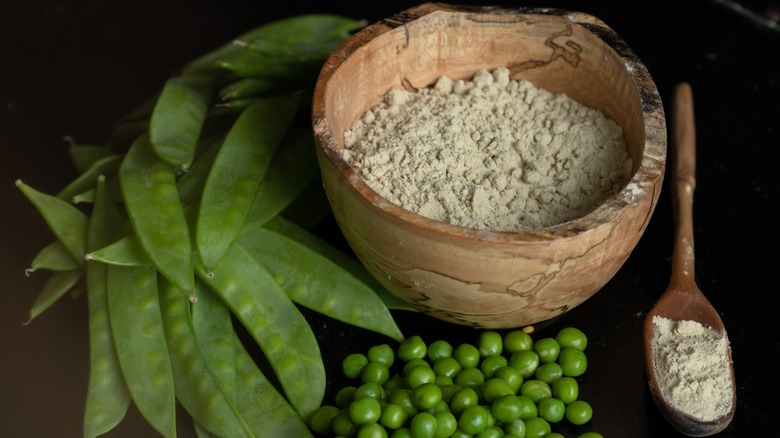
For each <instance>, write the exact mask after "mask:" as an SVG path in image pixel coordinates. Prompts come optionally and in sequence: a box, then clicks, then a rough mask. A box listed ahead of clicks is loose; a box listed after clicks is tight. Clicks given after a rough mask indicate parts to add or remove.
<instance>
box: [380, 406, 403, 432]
mask: <svg viewBox="0 0 780 438" xmlns="http://www.w3.org/2000/svg"><path fill="white" fill-rule="evenodd" d="M408 418H409V414H408V413H407V411H406V410H405V409H404V408H403V407H401V406H400V405H397V404H394V403H388V404H386V405H385V407H384V408H383V409H382V415H381V417H380V418H379V422H380V423H381V424H382V425H383V426H385V427H387V428H388V429H399V428H401V427H402V426H403V425H404V424H406V420H407V419H408Z"/></svg>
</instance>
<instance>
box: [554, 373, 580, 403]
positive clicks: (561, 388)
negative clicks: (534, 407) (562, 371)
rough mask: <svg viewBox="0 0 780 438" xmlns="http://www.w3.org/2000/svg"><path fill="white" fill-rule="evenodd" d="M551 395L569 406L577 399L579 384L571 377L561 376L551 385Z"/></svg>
mask: <svg viewBox="0 0 780 438" xmlns="http://www.w3.org/2000/svg"><path fill="white" fill-rule="evenodd" d="M552 395H553V397H555V398H557V399H559V400H561V401H562V402H564V403H566V404H569V403H571V402H573V401H574V400H577V398H578V397H579V383H577V380H576V379H574V378H573V377H569V376H563V377H561V378H560V379H558V380H556V381H555V382H553V383H552Z"/></svg>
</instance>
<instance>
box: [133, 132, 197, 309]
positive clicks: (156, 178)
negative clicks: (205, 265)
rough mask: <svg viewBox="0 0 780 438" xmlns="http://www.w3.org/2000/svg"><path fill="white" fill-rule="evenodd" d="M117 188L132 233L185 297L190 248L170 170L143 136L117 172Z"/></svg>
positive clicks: (188, 291)
mask: <svg viewBox="0 0 780 438" xmlns="http://www.w3.org/2000/svg"><path fill="white" fill-rule="evenodd" d="M119 179H120V186H121V189H122V196H123V198H124V201H125V208H126V210H127V213H128V216H129V218H130V223H131V224H132V227H133V231H134V232H135V235H136V236H137V238H138V241H139V242H140V244H141V247H142V248H143V249H144V251H145V252H146V254H147V255H148V256H149V258H150V259H151V260H152V263H154V265H155V266H156V267H157V269H158V270H159V271H160V273H161V274H162V275H163V276H165V277H166V278H167V279H168V280H170V281H171V282H172V283H173V284H175V285H176V287H178V288H179V289H180V290H181V291H182V292H183V293H185V294H186V295H191V294H192V291H193V288H194V286H195V284H194V282H195V277H194V268H193V262H192V244H191V240H190V232H189V227H188V225H187V219H186V217H185V215H184V207H183V206H182V204H181V201H180V199H179V193H178V191H177V189H176V175H175V172H174V169H173V166H171V165H170V164H168V163H166V162H164V161H162V160H161V159H160V158H158V157H157V155H156V154H155V152H154V150H152V146H151V143H150V142H149V136H148V135H143V136H141V137H139V138H138V140H136V141H135V142H134V143H133V146H132V147H131V148H130V149H129V150H128V151H127V154H126V155H125V159H124V160H123V161H122V165H121V167H120V168H119Z"/></svg>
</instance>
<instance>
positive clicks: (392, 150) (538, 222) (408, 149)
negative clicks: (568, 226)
mask: <svg viewBox="0 0 780 438" xmlns="http://www.w3.org/2000/svg"><path fill="white" fill-rule="evenodd" d="M344 146H345V148H344V150H343V158H344V160H345V161H346V162H348V163H349V164H350V165H351V166H352V167H353V169H355V170H356V171H357V172H358V173H359V174H360V175H361V176H362V177H363V179H364V180H365V181H366V183H367V184H368V185H369V186H370V187H371V188H372V189H374V190H375V191H376V192H377V193H379V194H380V195H382V196H383V197H384V198H386V199H387V200H389V201H390V202H393V203H395V204H397V205H399V206H401V207H403V208H405V209H407V210H410V211H413V212H415V213H417V214H420V215H422V216H425V217H428V218H431V219H435V220H439V221H442V222H447V223H450V224H453V225H459V226H463V227H469V228H474V229H481V230H492V231H523V230H530V229H538V228H543V227H548V226H551V225H557V224H561V223H563V222H566V221H569V220H572V219H575V218H577V217H580V216H583V215H585V214H587V213H589V212H590V211H592V210H593V209H595V208H596V207H597V206H598V205H599V204H600V203H601V202H602V201H604V200H605V199H606V198H607V197H609V196H611V195H613V194H615V193H616V192H618V191H619V190H620V189H621V187H623V186H624V185H625V183H626V182H627V181H628V179H629V178H630V176H631V171H632V167H633V162H632V160H631V157H630V156H629V155H628V152H627V149H626V144H625V141H624V137H623V132H622V130H621V128H620V126H619V125H617V124H616V123H615V122H614V121H612V120H610V119H608V118H607V117H605V116H604V115H603V114H602V113H601V112H600V111H598V110H595V109H592V108H588V107H585V106H583V105H581V104H579V103H578V102H576V101H574V100H573V99H571V98H569V97H567V96H566V95H565V94H553V93H550V92H548V91H546V90H544V89H541V88H537V87H535V86H534V85H533V84H532V83H531V82H528V81H523V80H512V79H510V77H509V70H508V69H506V68H503V67H502V68H497V69H495V70H493V71H492V72H488V71H484V70H482V71H479V72H477V73H476V74H475V75H474V77H473V79H472V80H471V81H466V80H456V81H454V80H452V79H450V78H448V77H446V76H443V77H441V78H439V79H438V81H437V82H436V83H435V84H434V86H433V87H430V88H423V89H421V90H419V91H418V92H415V93H412V92H407V91H404V90H398V89H395V90H391V91H389V92H388V93H387V94H386V95H385V99H384V101H383V102H381V103H380V104H379V105H377V106H376V107H374V108H372V109H371V110H369V111H367V112H366V113H365V114H364V115H363V116H362V118H360V119H359V120H358V121H357V122H356V123H355V124H354V125H353V126H352V128H351V129H350V130H348V131H346V132H345V134H344Z"/></svg>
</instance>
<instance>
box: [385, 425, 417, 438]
mask: <svg viewBox="0 0 780 438" xmlns="http://www.w3.org/2000/svg"><path fill="white" fill-rule="evenodd" d="M390 438H414V437H413V436H412V430H411V429H409V428H408V427H401V428H399V429H396V430H394V431H393V433H392V434H390Z"/></svg>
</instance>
